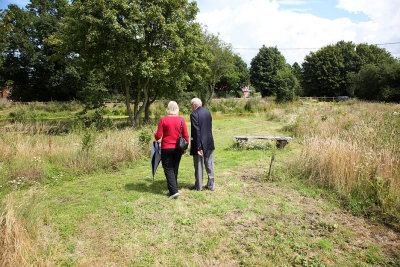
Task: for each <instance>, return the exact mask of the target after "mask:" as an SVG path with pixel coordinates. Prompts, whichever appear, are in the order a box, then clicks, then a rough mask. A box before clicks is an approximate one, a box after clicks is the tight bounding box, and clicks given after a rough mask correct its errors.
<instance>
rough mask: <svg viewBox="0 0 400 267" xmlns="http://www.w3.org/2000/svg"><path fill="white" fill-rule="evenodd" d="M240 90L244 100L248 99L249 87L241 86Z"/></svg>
mask: <svg viewBox="0 0 400 267" xmlns="http://www.w3.org/2000/svg"><path fill="white" fill-rule="evenodd" d="M240 89H242V92H243V97H244V98H249V97H250V90H249V87H248V86H247V85H245V86H242V87H241V88H240Z"/></svg>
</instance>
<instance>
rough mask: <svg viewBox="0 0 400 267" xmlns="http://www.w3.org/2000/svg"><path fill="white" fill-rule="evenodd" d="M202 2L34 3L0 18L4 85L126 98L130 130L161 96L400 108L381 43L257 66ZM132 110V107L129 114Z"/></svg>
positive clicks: (31, 92)
mask: <svg viewBox="0 0 400 267" xmlns="http://www.w3.org/2000/svg"><path fill="white" fill-rule="evenodd" d="M198 11H199V10H198V8H197V5H196V2H194V1H190V2H189V1H188V0H169V1H161V2H160V1H155V0H153V1H139V0H136V1H132V0H118V1H96V0H85V1H83V0H76V1H72V3H70V1H67V0H52V1H48V0H31V1H30V3H29V4H28V5H27V6H26V7H25V8H19V7H18V6H17V5H9V6H8V8H7V9H6V10H3V11H1V12H0V52H1V61H0V86H1V87H6V86H8V87H10V88H12V91H11V98H12V99H14V100H17V101H49V100H60V101H65V100H71V99H79V100H82V101H83V102H84V103H85V104H86V107H87V108H88V109H89V108H96V107H99V106H101V105H102V104H103V103H104V101H105V100H106V99H112V98H115V97H116V96H122V99H120V100H123V101H124V102H125V103H126V106H127V111H128V114H129V118H130V121H131V123H132V124H137V123H138V122H139V119H140V117H141V116H142V114H143V113H144V114H145V116H144V117H145V120H147V119H148V118H149V107H150V105H151V103H153V102H154V101H155V100H157V99H163V98H168V99H174V98H175V99H182V98H187V99H189V98H191V97H193V96H200V97H201V98H202V99H203V102H205V103H206V104H207V103H209V102H210V100H211V99H212V97H214V96H215V94H216V93H218V94H219V95H226V94H231V95H235V94H237V93H238V89H239V92H240V87H241V86H245V85H250V84H251V86H252V87H254V88H255V89H256V90H257V91H259V92H261V94H262V96H271V95H273V96H276V100H277V101H287V100H291V99H294V98H296V97H297V96H340V95H348V96H351V97H358V98H361V99H368V100H380V101H382V100H384V101H400V67H399V65H400V63H399V60H398V59H395V58H393V57H392V56H391V55H390V53H389V52H387V51H386V50H384V49H381V48H379V47H377V46H375V45H368V44H358V45H356V44H353V43H352V42H344V41H340V42H338V43H337V44H335V45H330V46H327V47H324V48H322V49H320V50H318V51H317V52H311V53H310V54H309V55H307V56H306V57H305V60H304V62H303V64H302V65H301V66H300V65H299V64H297V63H295V64H293V65H292V66H290V65H288V64H287V62H286V60H285V58H284V57H283V56H282V54H281V53H280V51H279V50H278V49H277V48H276V47H265V46H263V47H262V48H261V49H260V50H259V53H258V54H257V55H256V56H255V57H254V58H253V59H252V61H251V66H250V69H248V68H247V64H246V63H245V62H244V61H243V59H242V58H241V57H240V56H239V55H237V54H235V53H234V52H233V50H232V47H231V45H230V44H227V43H225V42H224V41H222V40H221V39H220V38H219V36H216V35H213V34H211V33H209V32H207V30H206V29H204V28H203V27H202V26H201V25H200V24H199V23H197V22H195V17H196V15H197V13H198ZM131 104H133V110H132V109H131Z"/></svg>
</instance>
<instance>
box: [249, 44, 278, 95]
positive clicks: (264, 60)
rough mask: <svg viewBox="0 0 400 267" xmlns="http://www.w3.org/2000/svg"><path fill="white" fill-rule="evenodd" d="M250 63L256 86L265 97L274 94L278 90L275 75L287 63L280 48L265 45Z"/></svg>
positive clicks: (253, 81) (251, 74)
mask: <svg viewBox="0 0 400 267" xmlns="http://www.w3.org/2000/svg"><path fill="white" fill-rule="evenodd" d="M250 65H251V67H250V82H251V84H252V85H253V86H254V88H256V90H257V91H259V92H261V95H262V96H263V97H264V96H270V95H273V94H274V93H275V92H276V85H275V84H274V77H275V76H276V75H277V73H278V71H279V70H282V69H284V68H285V65H286V60H285V58H284V57H283V55H282V54H281V53H280V52H279V50H278V48H276V47H266V46H265V45H263V46H262V47H261V48H260V51H259V52H258V54H257V55H256V56H255V57H254V58H253V59H252V60H251V63H250Z"/></svg>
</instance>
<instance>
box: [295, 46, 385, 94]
mask: <svg viewBox="0 0 400 267" xmlns="http://www.w3.org/2000/svg"><path fill="white" fill-rule="evenodd" d="M384 62H393V58H392V57H391V55H390V54H389V53H387V51H386V50H384V49H381V48H379V47H377V46H374V45H367V44H359V45H355V44H354V43H352V42H344V41H340V42H338V43H336V44H335V45H329V46H326V47H323V48H321V49H320V50H318V51H317V52H311V53H310V54H309V55H307V56H306V58H305V60H304V62H303V65H302V66H303V69H302V71H303V72H302V73H303V75H302V85H303V89H304V94H305V95H307V96H339V95H350V96H353V95H356V93H355V92H353V90H352V88H353V87H351V86H350V85H351V82H352V76H354V74H357V73H358V72H359V71H360V69H361V68H362V66H364V65H366V64H373V65H377V64H381V63H384Z"/></svg>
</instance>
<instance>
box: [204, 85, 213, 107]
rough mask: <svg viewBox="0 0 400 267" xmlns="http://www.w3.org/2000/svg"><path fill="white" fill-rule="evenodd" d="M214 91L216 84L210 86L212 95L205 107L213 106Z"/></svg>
mask: <svg viewBox="0 0 400 267" xmlns="http://www.w3.org/2000/svg"><path fill="white" fill-rule="evenodd" d="M214 89H215V83H214V84H210V94H209V96H208V98H207V100H206V103H205V106H206V107H207V106H209V105H210V104H211V100H212V98H213V97H214Z"/></svg>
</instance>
